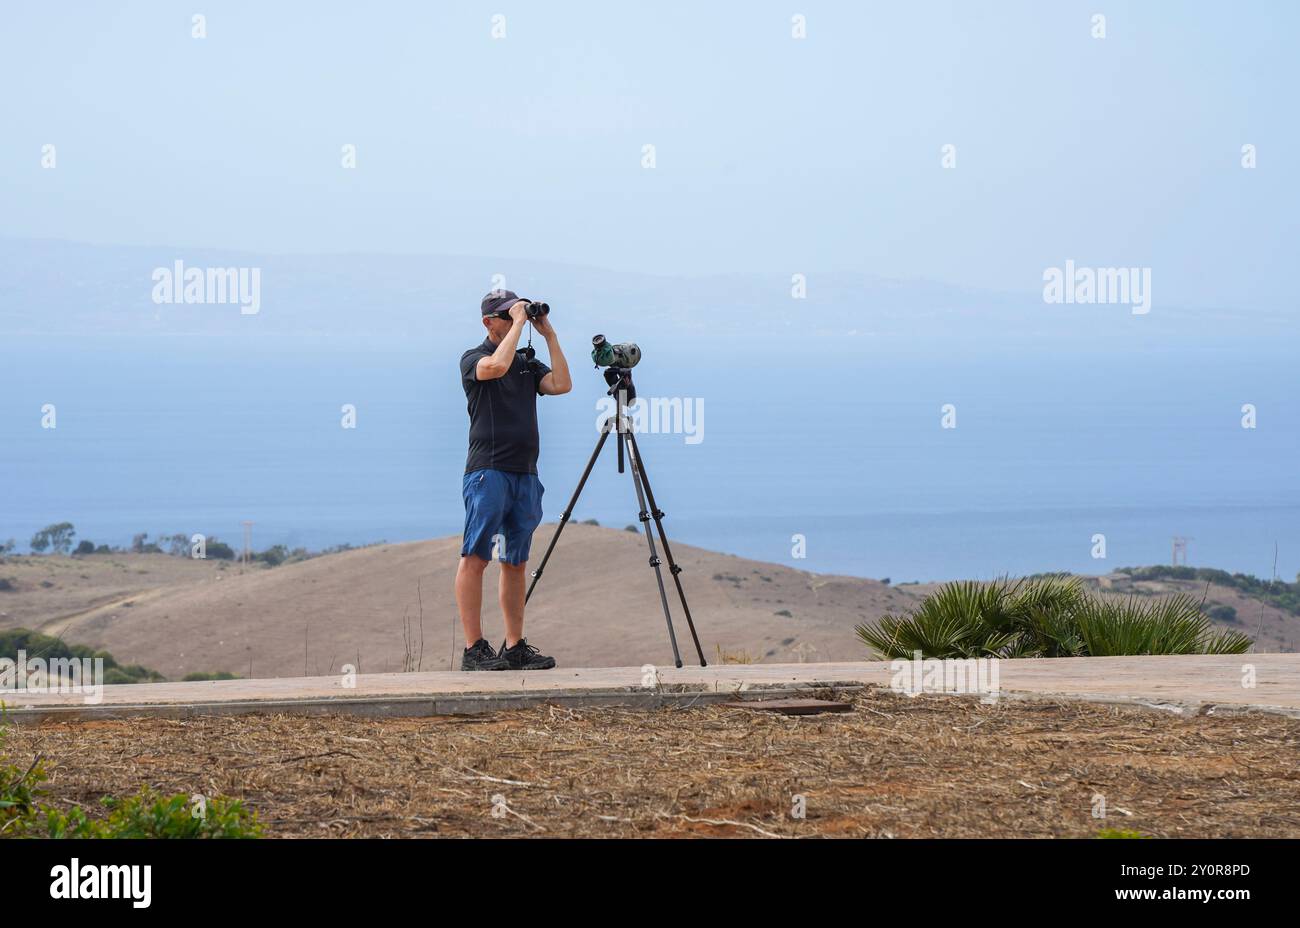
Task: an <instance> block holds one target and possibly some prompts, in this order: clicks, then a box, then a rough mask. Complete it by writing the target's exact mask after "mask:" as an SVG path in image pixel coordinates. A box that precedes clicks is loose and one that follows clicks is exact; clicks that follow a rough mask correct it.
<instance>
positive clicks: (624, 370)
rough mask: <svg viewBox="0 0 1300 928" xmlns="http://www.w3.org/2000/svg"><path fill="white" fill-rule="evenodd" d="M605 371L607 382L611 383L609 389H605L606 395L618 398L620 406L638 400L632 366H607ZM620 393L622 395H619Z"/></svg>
mask: <svg viewBox="0 0 1300 928" xmlns="http://www.w3.org/2000/svg"><path fill="white" fill-rule="evenodd" d="M603 373H604V375H605V383H607V384H609V389H608V390H606V391H605V395H606V396H612V397H614V398H615V399H618V401H619V405H620V406H626V405H628V404H629V403H633V402H635V401H636V385H635V384H634V383H632V368H630V367H607V368H605V370H604V371H603ZM620 393H621V394H622V396H619V394H620ZM620 411H621V410H620Z"/></svg>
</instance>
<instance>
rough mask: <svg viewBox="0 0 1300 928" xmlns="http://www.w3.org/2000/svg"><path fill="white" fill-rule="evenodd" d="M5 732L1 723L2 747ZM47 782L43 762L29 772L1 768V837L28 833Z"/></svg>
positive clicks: (34, 764) (15, 766) (39, 762)
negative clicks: (40, 795)
mask: <svg viewBox="0 0 1300 928" xmlns="http://www.w3.org/2000/svg"><path fill="white" fill-rule="evenodd" d="M4 736H5V728H4V722H3V719H0V747H3V746H4ZM45 778H46V774H45V769H44V767H43V766H42V764H41V761H40V758H37V759H36V760H34V761H32V763H31V765H30V766H28V767H27V768H26V769H23V768H20V767H18V766H17V765H15V764H0V837H10V836H15V835H22V834H26V833H27V829H28V827H29V826H30V825H31V820H32V818H33V816H34V815H35V814H36V811H37V803H36V797H37V794H38V793H39V792H40V784H41V782H42V781H43V780H44V779H45Z"/></svg>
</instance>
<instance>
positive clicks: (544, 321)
mask: <svg viewBox="0 0 1300 928" xmlns="http://www.w3.org/2000/svg"><path fill="white" fill-rule="evenodd" d="M531 322H532V323H533V328H534V329H536V330H537V334H538V335H540V336H542V338H549V337H550V336H552V335H554V334H555V328H554V327H553V326H552V325H551V317H550V316H549V315H546V316H538V317H537V318H536V319H533V320H531Z"/></svg>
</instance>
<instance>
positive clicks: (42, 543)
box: [31, 522, 77, 554]
mask: <svg viewBox="0 0 1300 928" xmlns="http://www.w3.org/2000/svg"><path fill="white" fill-rule="evenodd" d="M76 535H77V530H76V529H75V528H73V527H72V523H71V522H59V523H57V524H55V525H47V526H45V528H43V529H41V530H40V531H39V532H37V533H36V534H35V535H33V536H32V542H31V545H32V550H33V551H35V552H36V553H37V554H44V553H45V552H46V551H47V550H49V551H53V552H54V553H55V554H67V553H68V551H69V550H71V548H72V539H73V538H75V537H76Z"/></svg>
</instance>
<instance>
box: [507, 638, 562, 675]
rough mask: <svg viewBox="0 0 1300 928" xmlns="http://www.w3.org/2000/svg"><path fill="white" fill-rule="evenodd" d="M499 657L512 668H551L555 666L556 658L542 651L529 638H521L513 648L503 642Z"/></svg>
mask: <svg viewBox="0 0 1300 928" xmlns="http://www.w3.org/2000/svg"><path fill="white" fill-rule="evenodd" d="M499 657H500V658H501V660H503V661H505V662H506V665H507V666H508V667H509V668H510V669H511V670H550V669H551V668H552V667H554V666H555V658H553V657H547V656H546V655H545V654H542V653H540V652H539V651H538V650H537V649H536V648H534V647H533V646H532V645H531V644H529V643H528V639H527V638H520V639H519V640H518V641H517V642H515V646H514V647H513V648H507V647H506V643H505V642H504V641H503V642H501V651H500V654H499Z"/></svg>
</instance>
